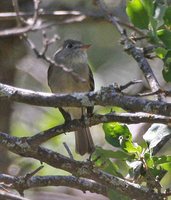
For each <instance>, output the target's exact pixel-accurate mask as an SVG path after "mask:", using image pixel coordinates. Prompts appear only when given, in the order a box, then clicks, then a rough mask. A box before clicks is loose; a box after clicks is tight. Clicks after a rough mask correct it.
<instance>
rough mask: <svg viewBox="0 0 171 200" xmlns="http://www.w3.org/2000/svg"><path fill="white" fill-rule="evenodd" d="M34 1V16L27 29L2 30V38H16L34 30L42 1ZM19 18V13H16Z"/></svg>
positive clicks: (0, 32) (0, 33)
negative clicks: (12, 36)
mask: <svg viewBox="0 0 171 200" xmlns="http://www.w3.org/2000/svg"><path fill="white" fill-rule="evenodd" d="M33 1H34V14H33V17H32V23H31V24H29V25H27V26H25V27H15V28H11V29H6V30H2V31H0V37H1V36H3V37H5V36H11V35H14V36H16V35H21V34H24V33H26V32H29V31H31V30H33V29H34V26H35V24H36V22H37V20H38V14H39V12H38V11H39V5H40V0H33ZM17 16H19V14H18V13H16V17H17ZM17 19H18V18H17Z"/></svg>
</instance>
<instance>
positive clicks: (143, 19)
mask: <svg viewBox="0 0 171 200" xmlns="http://www.w3.org/2000/svg"><path fill="white" fill-rule="evenodd" d="M144 3H145V2H144ZM146 9H147V8H146V7H144V5H143V3H142V1H141V0H129V1H128V2H127V8H126V13H127V15H128V17H129V19H130V21H131V22H132V23H133V24H134V25H135V26H136V27H138V28H140V29H148V25H149V16H148V12H151V11H150V8H149V9H147V10H148V11H147V10H146Z"/></svg>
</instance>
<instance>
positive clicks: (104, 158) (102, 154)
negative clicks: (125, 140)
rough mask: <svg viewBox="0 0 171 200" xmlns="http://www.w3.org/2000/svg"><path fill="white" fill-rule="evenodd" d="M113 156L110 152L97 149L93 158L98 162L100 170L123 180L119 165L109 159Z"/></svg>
mask: <svg viewBox="0 0 171 200" xmlns="http://www.w3.org/2000/svg"><path fill="white" fill-rule="evenodd" d="M111 154H112V153H111V152H110V151H108V150H104V149H102V148H101V147H97V148H96V150H95V152H94V153H93V157H92V158H93V160H96V161H95V164H96V166H97V167H99V168H100V169H102V170H104V171H105V172H108V173H110V174H112V175H115V176H119V177H122V178H123V176H122V174H121V173H119V167H118V166H117V164H116V163H113V162H112V161H111V160H110V159H109V158H110V156H111ZM119 154H120V153H119ZM120 155H121V154H120ZM122 156H123V154H122ZM114 158H115V157H114Z"/></svg>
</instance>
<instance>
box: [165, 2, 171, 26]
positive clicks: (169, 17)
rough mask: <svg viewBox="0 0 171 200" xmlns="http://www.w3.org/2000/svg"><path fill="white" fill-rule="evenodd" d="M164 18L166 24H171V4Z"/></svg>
mask: <svg viewBox="0 0 171 200" xmlns="http://www.w3.org/2000/svg"><path fill="white" fill-rule="evenodd" d="M163 19H164V22H165V24H166V25H168V26H170V25H171V6H169V7H168V8H167V9H166V11H165V14H164V17H163Z"/></svg>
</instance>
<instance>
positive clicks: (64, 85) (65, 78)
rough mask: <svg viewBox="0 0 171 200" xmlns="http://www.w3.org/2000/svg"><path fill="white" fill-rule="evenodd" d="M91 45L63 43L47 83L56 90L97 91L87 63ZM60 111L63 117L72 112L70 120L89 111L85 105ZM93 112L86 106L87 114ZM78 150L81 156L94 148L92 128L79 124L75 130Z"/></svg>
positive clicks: (70, 91)
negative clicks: (88, 50)
mask: <svg viewBox="0 0 171 200" xmlns="http://www.w3.org/2000/svg"><path fill="white" fill-rule="evenodd" d="M90 46H91V45H86V44H83V43H82V42H80V41H76V40H71V39H68V40H66V41H64V43H63V46H62V47H61V48H60V49H59V50H58V51H57V52H56V53H55V54H54V61H55V63H56V65H52V64H51V65H50V66H49V69H48V85H49V87H50V89H51V91H52V92H53V93H74V92H89V91H93V90H94V79H93V74H92V71H91V69H90V67H89V64H88V58H87V52H86V50H87V49H88V48H89V47H90ZM57 65H59V67H58V66H57ZM60 66H64V67H65V69H68V71H70V70H71V72H66V70H64V69H62V67H60ZM72 72H74V74H75V76H74V75H73V73H72ZM59 110H60V111H61V112H62V114H63V116H64V118H65V116H66V115H65V114H66V113H69V114H70V116H71V119H80V118H81V117H82V116H83V115H85V114H86V109H85V108H74V107H67V108H66V107H65V108H59ZM92 112H93V108H92V107H90V108H87V113H89V114H91V113H92ZM75 149H76V152H77V153H78V154H80V155H84V154H85V153H92V152H93V151H94V143H93V139H92V136H91V134H90V129H89V127H80V128H78V130H77V131H76V132H75Z"/></svg>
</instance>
